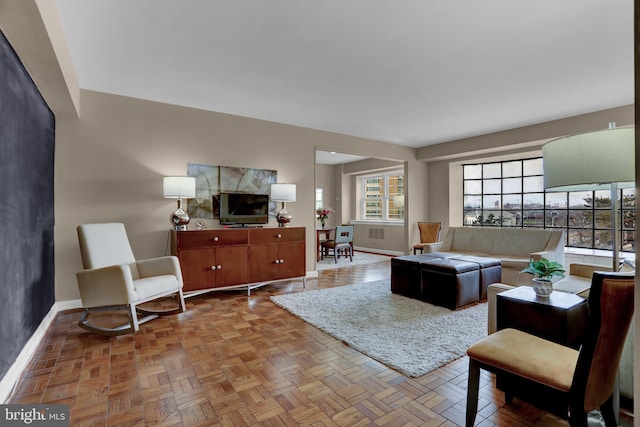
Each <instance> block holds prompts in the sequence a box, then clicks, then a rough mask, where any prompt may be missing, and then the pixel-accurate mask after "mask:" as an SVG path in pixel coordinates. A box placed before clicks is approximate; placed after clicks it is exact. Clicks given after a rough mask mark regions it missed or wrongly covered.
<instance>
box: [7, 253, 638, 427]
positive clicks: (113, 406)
mask: <svg viewBox="0 0 640 427" xmlns="http://www.w3.org/2000/svg"><path fill="white" fill-rule="evenodd" d="M389 275H390V266H389V262H388V261H384V262H381V263H376V264H372V265H365V266H354V267H349V268H341V269H337V270H326V271H322V272H320V274H319V277H318V279H308V280H307V289H316V288H327V287H333V286H342V285H345V284H351V283H357V282H366V281H372V280H378V279H382V278H388V277H389ZM301 290H302V281H292V282H281V283H276V284H272V285H269V286H265V287H262V288H260V289H257V290H254V291H252V292H251V296H249V297H248V296H247V293H246V292H245V291H225V292H213V293H209V294H205V295H200V296H197V297H192V298H189V299H187V312H185V313H182V314H179V315H173V316H168V317H163V318H159V319H156V320H153V321H151V322H149V323H146V324H143V325H141V329H140V331H139V332H138V333H136V334H135V335H133V336H131V335H129V336H120V337H112V338H109V337H102V336H97V335H92V334H89V333H87V332H85V331H84V330H82V329H80V328H79V327H78V326H77V325H76V324H77V321H78V319H79V317H80V313H79V312H78V311H72V312H63V313H59V314H58V316H57V317H56V319H55V321H54V323H53V325H52V326H51V328H50V330H49V331H48V333H47V335H46V338H45V339H44V340H43V343H42V345H41V347H40V349H39V351H38V352H37V354H36V355H35V356H34V358H33V360H32V361H31V362H30V365H29V367H28V370H27V372H26V373H25V374H24V375H23V378H22V379H21V382H20V384H19V385H18V387H17V390H16V392H15V394H14V396H13V398H12V401H11V402H10V403H63V404H68V405H70V407H71V425H73V426H176V427H178V426H296V425H307V426H318V427H320V426H456V425H463V424H464V423H463V420H464V414H465V399H466V382H467V363H468V361H467V359H466V358H462V359H459V360H457V361H455V362H453V363H451V364H449V365H447V366H444V367H442V368H440V369H438V370H436V371H434V372H431V373H429V374H426V375H424V376H422V377H420V378H415V379H411V378H407V377H405V376H403V375H401V374H399V373H398V372H396V371H394V370H391V369H389V368H387V367H385V366H384V365H382V364H380V363H378V362H376V361H374V360H372V359H370V358H369V357H367V356H365V355H363V354H361V353H359V352H357V351H355V350H353V349H352V348H350V347H348V346H347V345H345V344H344V343H342V342H340V341H338V340H336V339H334V338H332V337H330V336H328V335H326V334H325V333H323V332H321V331H320V330H318V329H316V328H314V327H312V326H310V325H308V324H307V323H305V322H304V321H302V320H300V319H299V318H297V317H295V316H293V315H291V314H289V313H288V312H287V311H285V310H283V309H281V308H278V307H277V306H275V305H274V304H273V303H272V302H271V301H270V300H269V297H270V296H271V295H274V294H282V293H290V292H299V291H301ZM479 408H480V409H479V413H478V418H477V425H478V426H494V425H500V426H554V425H567V423H566V422H565V421H562V420H559V419H558V418H556V417H553V416H551V415H549V414H547V413H545V412H542V411H540V410H538V409H536V408H534V407H532V406H530V405H527V404H526V403H524V402H521V401H518V400H517V399H515V400H514V402H513V404H511V405H506V404H505V402H504V397H503V395H502V393H501V392H498V391H496V390H495V389H494V386H493V377H492V376H491V375H490V374H486V373H483V376H482V382H481V391H480V402H479ZM628 425H631V424H628Z"/></svg>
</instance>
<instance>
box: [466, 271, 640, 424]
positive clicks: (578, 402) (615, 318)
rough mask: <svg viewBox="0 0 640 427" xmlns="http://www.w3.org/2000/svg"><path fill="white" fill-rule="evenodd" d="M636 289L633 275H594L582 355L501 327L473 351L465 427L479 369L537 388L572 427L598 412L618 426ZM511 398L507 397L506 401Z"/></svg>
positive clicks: (472, 406)
mask: <svg viewBox="0 0 640 427" xmlns="http://www.w3.org/2000/svg"><path fill="white" fill-rule="evenodd" d="M633 288H634V277H633V275H629V274H624V273H605V272H594V274H593V278H592V281H591V291H590V293H589V300H588V304H589V318H588V320H587V331H586V334H585V337H584V340H583V343H582V346H581V348H580V350H579V351H578V350H574V349H571V348H569V347H564V346H562V345H560V344H556V343H554V342H551V341H547V340H545V339H542V338H539V337H536V336H534V335H530V334H528V333H525V332H522V331H519V330H516V329H502V330H500V331H498V332H496V333H494V334H491V335H489V336H488V337H486V338H484V339H483V340H481V341H479V342H478V343H476V344H474V345H473V346H471V347H469V349H468V350H467V355H468V356H469V383H468V388H467V418H466V425H467V427H471V426H473V425H474V422H475V417H476V412H477V409H478V388H479V382H480V369H485V370H487V371H490V372H494V373H499V374H501V375H503V376H506V377H509V378H510V379H512V380H510V381H514V382H515V381H527V382H528V383H529V384H531V387H536V388H538V387H539V389H540V392H539V393H537V394H538V395H540V396H541V397H545V398H547V399H549V400H551V401H552V402H551V403H553V406H554V407H557V408H559V407H562V408H564V409H565V411H564V413H563V414H557V415H562V416H564V417H565V418H567V419H568V420H569V425H571V426H572V427H576V426H584V427H586V426H587V414H588V413H589V412H590V411H592V410H594V409H598V408H599V409H600V411H601V413H602V416H603V418H604V421H605V424H606V426H607V427H613V426H615V425H616V414H615V413H614V396H613V393H614V389H615V384H616V378H617V373H618V364H619V362H620V356H621V354H622V348H623V346H624V341H625V337H626V336H627V332H628V330H629V325H630V323H631V318H632V316H633ZM511 399H512V396H511V395H510V394H508V393H505V400H506V401H507V403H509V402H510V401H511Z"/></svg>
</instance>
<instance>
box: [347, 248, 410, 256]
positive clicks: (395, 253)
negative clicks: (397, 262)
mask: <svg viewBox="0 0 640 427" xmlns="http://www.w3.org/2000/svg"><path fill="white" fill-rule="evenodd" d="M353 250H354V251H362V252H369V253H372V254H380V255H392V256H402V255H404V253H402V252H398V251H389V250H385V249H376V248H365V247H362V246H354V247H353Z"/></svg>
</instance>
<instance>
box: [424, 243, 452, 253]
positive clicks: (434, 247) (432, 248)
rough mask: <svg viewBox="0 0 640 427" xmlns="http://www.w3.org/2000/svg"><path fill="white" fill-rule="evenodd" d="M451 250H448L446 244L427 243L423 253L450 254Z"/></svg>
mask: <svg viewBox="0 0 640 427" xmlns="http://www.w3.org/2000/svg"><path fill="white" fill-rule="evenodd" d="M449 249H450V248H447V245H445V243H444V242H436V243H425V244H424V246H423V249H422V251H423V252H425V253H428V252H448V251H449Z"/></svg>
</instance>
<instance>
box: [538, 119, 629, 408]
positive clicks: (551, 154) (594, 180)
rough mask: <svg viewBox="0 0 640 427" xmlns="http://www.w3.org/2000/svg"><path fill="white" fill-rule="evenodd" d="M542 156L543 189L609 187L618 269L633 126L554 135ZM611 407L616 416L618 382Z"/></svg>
mask: <svg viewBox="0 0 640 427" xmlns="http://www.w3.org/2000/svg"><path fill="white" fill-rule="evenodd" d="M542 159H543V169H544V188H545V190H546V191H591V190H607V189H610V190H611V248H612V250H613V265H612V271H618V270H619V268H620V260H619V248H618V245H619V244H618V232H619V225H618V222H619V221H618V189H619V188H631V187H635V130H634V129H615V124H610V125H609V130H603V131H597V132H591V133H585V134H579V135H573V136H567V137H564V138H560V139H556V140H553V141H551V142H549V143H547V144H545V145H544V146H543V147H542ZM594 202H595V200H594ZM614 407H615V410H616V417H617V419H619V418H618V412H619V408H620V398H619V393H618V384H617V382H616V392H615V393H614Z"/></svg>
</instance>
